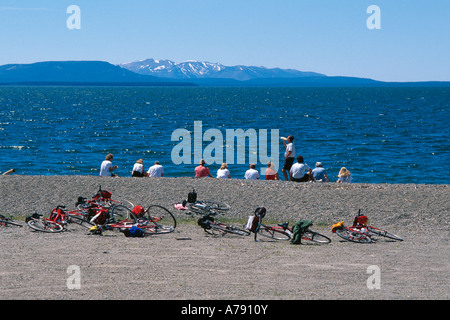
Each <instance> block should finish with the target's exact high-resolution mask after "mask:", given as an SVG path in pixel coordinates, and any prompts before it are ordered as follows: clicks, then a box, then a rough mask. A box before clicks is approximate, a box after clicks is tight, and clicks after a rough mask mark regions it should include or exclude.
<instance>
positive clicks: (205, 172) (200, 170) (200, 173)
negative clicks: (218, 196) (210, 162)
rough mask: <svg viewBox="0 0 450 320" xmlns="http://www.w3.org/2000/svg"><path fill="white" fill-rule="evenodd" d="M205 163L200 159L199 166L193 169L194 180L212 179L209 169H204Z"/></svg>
mask: <svg viewBox="0 0 450 320" xmlns="http://www.w3.org/2000/svg"><path fill="white" fill-rule="evenodd" d="M205 163H206V162H205V160H204V159H202V160H200V164H199V165H198V166H197V167H195V170H194V172H195V177H196V178H203V177H211V178H212V177H213V176H212V175H211V173H210V172H209V168H208V167H205Z"/></svg>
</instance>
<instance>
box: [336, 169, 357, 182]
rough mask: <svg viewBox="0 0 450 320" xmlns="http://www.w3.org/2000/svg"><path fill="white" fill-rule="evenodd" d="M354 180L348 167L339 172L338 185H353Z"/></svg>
mask: <svg viewBox="0 0 450 320" xmlns="http://www.w3.org/2000/svg"><path fill="white" fill-rule="evenodd" d="M352 180H353V177H352V174H351V173H350V171H348V170H347V168H346V167H342V168H341V170H339V174H338V180H337V181H336V183H352Z"/></svg>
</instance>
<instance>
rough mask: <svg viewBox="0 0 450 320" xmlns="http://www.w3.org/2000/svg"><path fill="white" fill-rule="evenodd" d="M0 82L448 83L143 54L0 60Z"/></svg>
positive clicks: (143, 84)
mask: <svg viewBox="0 0 450 320" xmlns="http://www.w3.org/2000/svg"><path fill="white" fill-rule="evenodd" d="M0 85H26V86H29V85H65V86H82V85H83V86H85V85H88V86H203V87H208V86H209V87H213V86H216V87H217V86H222V87H386V86H389V87H399V86H403V87H405V86H415V87H417V86H422V87H430V86H438V87H450V82H449V81H447V82H446V81H428V82H383V81H377V80H372V79H366V78H357V77H342V76H327V75H324V74H320V73H315V72H303V71H298V70H293V69H280V68H272V69H269V68H265V67H246V66H231V67H229V66H224V65H221V64H219V63H210V62H201V61H184V62H173V61H171V60H155V59H146V60H142V61H137V62H131V63H124V64H120V65H113V64H111V63H109V62H105V61H45V62H36V63H30V64H7V65H2V66H0Z"/></svg>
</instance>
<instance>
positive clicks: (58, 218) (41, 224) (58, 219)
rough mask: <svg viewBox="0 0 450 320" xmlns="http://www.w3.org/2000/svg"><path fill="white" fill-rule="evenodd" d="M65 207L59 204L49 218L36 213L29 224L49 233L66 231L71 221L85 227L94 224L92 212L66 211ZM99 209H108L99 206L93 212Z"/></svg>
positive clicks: (35, 228) (29, 220) (30, 218)
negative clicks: (91, 220)
mask: <svg viewBox="0 0 450 320" xmlns="http://www.w3.org/2000/svg"><path fill="white" fill-rule="evenodd" d="M65 208H66V207H65V206H61V205H59V206H57V207H56V208H54V209H53V210H52V211H51V212H50V215H49V217H48V218H45V217H43V216H42V215H40V214H37V213H35V214H33V215H32V216H31V217H29V218H27V224H28V226H29V227H30V228H31V229H33V230H36V231H42V232H49V233H55V232H62V231H65V230H66V229H67V225H68V224H69V223H75V224H77V225H80V226H82V227H85V228H91V227H92V226H93V225H94V224H93V223H92V222H90V219H89V217H90V216H91V213H90V212H88V211H85V210H73V211H65ZM99 210H104V211H107V209H105V208H102V207H98V208H96V209H95V211H94V213H93V214H96V211H99Z"/></svg>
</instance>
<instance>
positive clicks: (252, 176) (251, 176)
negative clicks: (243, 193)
mask: <svg viewBox="0 0 450 320" xmlns="http://www.w3.org/2000/svg"><path fill="white" fill-rule="evenodd" d="M255 168H256V166H255V164H254V163H252V164H251V165H250V169H248V170H247V171H245V175H244V177H245V179H247V180H259V172H258V170H256V169H255Z"/></svg>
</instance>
